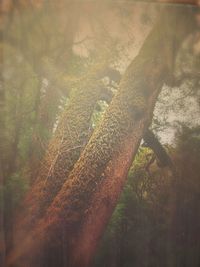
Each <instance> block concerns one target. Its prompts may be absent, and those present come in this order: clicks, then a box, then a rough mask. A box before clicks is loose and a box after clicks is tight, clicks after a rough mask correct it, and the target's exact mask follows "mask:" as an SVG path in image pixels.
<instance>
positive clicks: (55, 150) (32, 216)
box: [15, 64, 104, 246]
mask: <svg viewBox="0 0 200 267" xmlns="http://www.w3.org/2000/svg"><path fill="white" fill-rule="evenodd" d="M101 68H102V65H101V64H100V65H98V67H97V68H94V70H93V72H91V73H90V75H89V76H88V77H87V78H86V79H85V81H84V82H82V84H81V85H80V88H77V89H76V90H74V91H73V92H72V93H71V97H70V103H69V104H68V106H67V107H66V110H65V111H64V113H63V114H62V117H61V119H60V122H59V124H58V126H57V129H56V132H55V135H54V137H53V138H52V140H51V141H50V144H49V146H48V149H47V152H46V155H45V157H44V159H43V161H42V163H41V168H40V171H39V175H38V177H37V179H36V180H35V183H34V184H33V186H32V187H31V189H30V191H29V192H28V193H27V195H26V197H25V200H24V201H23V203H22V205H21V212H20V213H19V214H18V215H17V219H16V229H15V232H16V237H15V243H16V246H17V245H18V242H19V241H20V240H22V239H23V238H24V237H25V236H26V235H27V234H28V232H29V231H30V230H31V229H32V228H33V227H34V226H35V223H36V222H37V221H38V220H39V219H41V218H42V217H43V215H44V214H45V212H46V209H47V208H48V207H49V205H50V204H51V202H52V200H53V199H54V197H55V196H56V194H57V193H58V192H59V190H60V189H61V187H62V185H63V184H64V182H65V181H66V180H67V177H68V175H69V173H70V171H71V170H72V168H73V166H74V164H75V162H76V161H77V160H78V158H79V156H80V153H81V151H82V150H83V148H84V146H85V145H86V143H87V141H88V138H89V136H90V134H91V116H92V113H93V111H94V108H95V105H96V102H97V101H98V100H99V99H100V98H101V94H102V88H103V85H102V83H101V82H99V81H98V80H97V76H98V74H99V72H101ZM103 68H104V66H103ZM103 89H104V88H103Z"/></svg>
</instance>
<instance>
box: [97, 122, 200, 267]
mask: <svg viewBox="0 0 200 267" xmlns="http://www.w3.org/2000/svg"><path fill="white" fill-rule="evenodd" d="M171 151H172V155H171V156H172V159H173V160H174V164H175V166H176V168H177V172H178V173H179V175H176V176H173V175H172V174H171V173H170V171H169V170H166V169H160V168H159V167H158V166H157V165H156V164H155V163H153V164H152V165H151V166H150V169H149V172H147V170H146V168H145V167H146V165H147V163H148V162H149V160H150V158H151V156H152V154H153V153H152V152H151V151H150V150H149V149H146V148H140V150H139V152H138V154H137V156H136V158H135V161H134V163H133V166H132V168H131V170H130V172H129V177H128V182H127V184H126V186H125V188H124V191H123V194H122V196H121V198H120V200H119V203H118V205H117V207H116V209H115V211H114V213H113V216H112V219H111V221H110V223H109V225H108V227H107V230H106V233H105V235H104V237H103V240H102V243H101V246H100V248H99V251H98V254H97V256H96V259H95V263H94V266H95V267H98V266H106V267H107V266H115V267H118V266H119V267H124V266H126V267H131V266H136V267H137V266H138V267H141V266H148V267H154V266H159V267H160V266H166V267H171V266H178V267H182V266H183V265H182V264H183V262H185V264H186V265H185V266H192V267H193V266H194V267H197V266H198V264H199V257H198V250H199V248H200V246H199V242H198V241H197V239H198V237H197V236H196V234H197V232H198V230H197V229H198V225H199V222H200V216H199V205H198V199H199V194H200V179H199V178H200V177H199V173H200V166H199V158H200V139H199V127H196V128H187V127H183V128H182V129H181V130H180V131H179V133H177V136H176V147H175V148H173V149H171Z"/></svg>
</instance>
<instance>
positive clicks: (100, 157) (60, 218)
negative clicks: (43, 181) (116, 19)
mask: <svg viewBox="0 0 200 267" xmlns="http://www.w3.org/2000/svg"><path fill="white" fill-rule="evenodd" d="M190 15H191V9H190V8H189V7H186V8H184V7H179V8H175V7H171V8H166V10H164V12H163V13H162V15H161V18H160V19H159V20H158V22H157V23H156V25H155V26H154V28H153V30H152V32H151V33H150V34H149V36H148V37H147V39H146V41H145V43H144V45H143V47H142V48H141V50H140V53H139V54H138V56H137V57H136V58H135V59H134V60H133V62H132V63H131V64H130V66H129V67H128V69H127V71H126V72H125V74H124V76H123V78H122V80H121V82H120V88H119V91H118V93H117V94H116V96H115V97H114V99H113V100H112V102H111V104H110V106H109V108H108V109H107V111H106V113H105V114H104V117H103V119H102V122H101V123H100V124H99V126H98V128H97V129H96V130H95V132H94V133H93V135H92V137H91V138H90V140H89V142H88V144H87V146H86V147H85V149H84V151H83V152H82V154H81V156H80V158H79V160H78V161H77V162H76V164H75V165H74V168H73V170H72V171H71V172H70V175H69V177H68V179H67V180H66V181H65V183H64V185H63V186H62V189H61V190H60V191H59V193H58V194H57V196H56V197H55V199H54V201H53V202H52V204H51V206H50V207H49V208H48V210H47V212H46V215H45V217H44V218H43V219H42V220H41V221H40V222H39V223H38V225H37V227H36V228H35V230H34V231H33V232H32V234H30V236H29V237H28V238H27V239H25V240H24V243H21V246H20V248H19V249H16V250H15V251H14V253H13V255H11V257H10V259H9V263H12V262H13V261H17V260H18V259H20V258H22V260H23V261H22V262H23V263H21V265H20V266H23V264H24V266H32V265H31V264H32V263H31V262H34V260H35V259H36V258H37V257H38V255H39V252H40V250H41V246H42V244H43V245H45V244H49V243H51V244H53V245H55V246H56V245H57V244H59V243H60V242H61V241H62V238H63V236H64V237H65V242H66V243H67V248H68V251H67V253H68V258H67V259H66V262H65V263H64V266H68V267H86V266H89V264H90V262H91V260H92V258H93V256H94V253H95V250H96V247H97V245H98V243H99V240H100V237H101V235H102V234H103V232H104V229H105V227H106V224H107V222H108V220H109V218H110V216H111V215H112V211H113V209H114V207H115V205H116V203H117V200H118V197H119V195H120V192H121V191H122V189H123V185H124V183H125V181H126V176H127V173H128V170H129V168H130V165H131V163H132V160H133V158H134V155H135V154H136V152H137V149H138V146H139V143H140V141H141V139H142V136H143V134H144V132H145V131H146V129H147V127H148V126H149V124H150V123H151V117H152V112H153V108H154V105H155V102H156V99H157V96H158V94H159V92H160V90H161V88H162V85H163V84H164V82H167V79H168V78H169V77H170V74H171V71H172V69H173V63H174V59H175V55H176V51H177V49H178V46H179V45H180V43H181V41H182V40H183V38H184V37H185V36H186V35H187V34H188V33H189V32H190V31H191V28H190V25H191V22H192V18H193V17H192V16H190ZM175 48H176V49H175ZM53 245H52V246H53ZM22 255H23V256H24V257H21V256H22ZM33 266H34V264H33Z"/></svg>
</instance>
